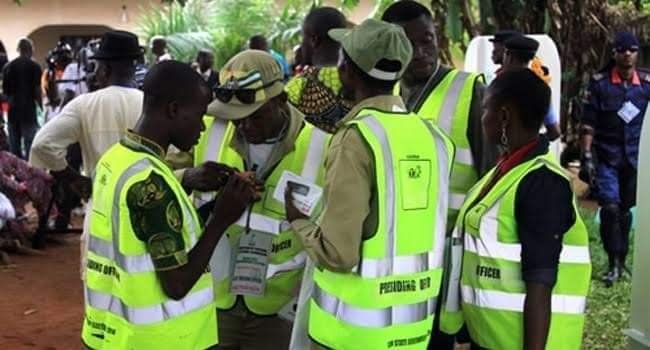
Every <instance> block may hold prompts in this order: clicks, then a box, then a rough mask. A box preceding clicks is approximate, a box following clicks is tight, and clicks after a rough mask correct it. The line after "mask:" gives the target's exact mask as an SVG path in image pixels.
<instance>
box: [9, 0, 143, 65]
mask: <svg viewBox="0 0 650 350" xmlns="http://www.w3.org/2000/svg"><path fill="white" fill-rule="evenodd" d="M149 3H150V1H148V0H26V1H23V5H22V6H17V5H15V4H14V3H13V1H9V0H4V1H0V23H2V30H0V40H2V42H3V43H4V44H5V47H6V48H7V53H8V55H9V57H10V58H13V57H15V56H16V43H17V41H18V39H19V38H21V37H24V36H30V35H32V34H33V33H34V32H36V31H37V30H38V29H39V28H41V27H46V26H50V25H56V26H60V25H69V26H71V27H70V28H69V31H70V32H71V33H72V34H73V35H74V34H79V35H86V34H88V35H90V34H97V32H98V31H97V29H96V27H95V28H94V29H93V27H83V26H79V25H93V26H95V25H99V26H106V27H109V28H114V29H124V30H134V29H135V20H136V19H137V17H138V16H139V13H140V9H141V7H143V6H146V5H147V4H149ZM122 6H126V14H127V18H126V21H123V19H122V13H123V11H122ZM50 28H51V29H54V30H53V31H52V32H48V31H45V32H43V31H41V32H37V33H36V34H37V37H38V39H39V40H44V41H43V42H39V41H36V40H35V39H36V38H32V39H34V41H35V52H34V58H35V59H37V60H38V61H39V62H41V61H42V60H43V58H44V57H45V55H46V54H47V51H48V50H49V49H51V48H52V47H53V46H54V45H55V44H56V41H57V39H58V35H59V33H62V32H66V31H65V29H61V27H50ZM86 29H88V30H89V31H88V32H86V31H85V30H86ZM100 32H101V31H100ZM100 34H101V33H100ZM55 36H56V37H55Z"/></svg>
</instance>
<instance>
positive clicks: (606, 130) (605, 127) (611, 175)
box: [582, 69, 650, 261]
mask: <svg viewBox="0 0 650 350" xmlns="http://www.w3.org/2000/svg"><path fill="white" fill-rule="evenodd" d="M649 99H650V72H648V71H643V70H637V71H636V74H635V75H634V77H633V79H632V81H631V82H623V81H622V79H621V78H620V76H619V75H618V73H617V71H616V70H615V69H614V70H611V71H606V72H602V73H598V74H595V75H594V76H593V78H592V80H591V81H590V83H589V88H588V91H587V97H586V101H585V106H584V115H583V119H582V123H583V124H584V125H588V126H591V127H592V128H593V130H594V139H593V150H594V151H595V155H596V161H597V166H596V178H595V182H596V187H597V189H596V196H597V198H598V201H599V204H600V205H601V206H602V209H601V236H602V238H603V244H604V246H605V250H606V251H607V252H608V253H609V255H610V258H611V257H612V256H616V257H621V258H622V259H623V261H624V259H625V256H626V255H627V250H628V236H629V231H630V225H631V222H632V218H631V214H630V211H629V209H630V208H631V207H633V206H634V205H635V203H636V170H637V164H638V157H639V138H640V136H641V127H642V124H643V117H644V115H645V112H646V109H647V106H648V100H649ZM626 104H627V107H625V105H626ZM636 110H638V112H636ZM624 112H626V113H624ZM634 112H636V113H634ZM619 114H624V115H626V117H627V118H628V120H627V121H625V120H624V119H623V118H622V117H621V116H620V115H619ZM630 118H633V119H630Z"/></svg>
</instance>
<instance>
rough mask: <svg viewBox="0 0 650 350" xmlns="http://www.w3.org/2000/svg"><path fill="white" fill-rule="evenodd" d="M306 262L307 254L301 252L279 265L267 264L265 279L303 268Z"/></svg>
mask: <svg viewBox="0 0 650 350" xmlns="http://www.w3.org/2000/svg"><path fill="white" fill-rule="evenodd" d="M306 262H307V253H305V252H301V253H299V254H297V255H295V256H293V257H292V258H291V259H290V260H288V261H285V262H283V263H281V264H269V267H268V269H267V270H266V278H267V279H268V278H271V277H274V276H276V275H279V274H281V273H284V272H291V271H295V270H298V269H302V268H303V267H305V263H306Z"/></svg>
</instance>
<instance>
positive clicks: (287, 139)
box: [184, 50, 329, 350]
mask: <svg viewBox="0 0 650 350" xmlns="http://www.w3.org/2000/svg"><path fill="white" fill-rule="evenodd" d="M219 81H221V82H222V85H220V86H219V87H217V88H216V89H215V90H214V93H215V97H216V99H215V100H214V101H213V102H212V103H211V104H210V105H209V107H208V116H207V117H206V118H205V124H206V131H205V132H204V133H203V135H202V137H201V139H200V141H199V144H198V146H197V148H196V149H195V151H194V160H195V161H194V164H195V165H196V166H197V168H194V169H190V170H187V171H186V172H185V177H184V178H185V180H190V181H185V182H186V184H187V185H189V186H187V187H190V188H191V187H196V186H192V185H191V182H193V181H191V180H192V178H193V177H195V176H194V174H196V173H198V172H200V171H201V169H202V168H204V166H203V165H201V166H199V164H205V162H208V164H213V165H214V166H215V167H216V164H215V162H216V163H218V164H220V166H222V167H223V166H224V165H225V166H226V167H228V168H231V169H237V170H240V171H243V170H245V171H247V172H248V173H247V176H251V177H254V178H255V180H256V182H257V183H259V184H262V183H263V184H264V191H263V193H262V198H263V200H262V201H260V202H259V203H257V204H255V205H253V206H252V207H251V208H250V209H249V210H248V211H247V212H246V213H244V215H242V216H241V218H240V219H239V220H238V221H237V222H236V223H235V224H233V225H231V226H230V227H229V228H228V230H227V231H226V233H227V235H228V239H222V241H221V242H220V243H219V246H218V247H217V249H216V251H215V253H214V255H213V259H212V262H211V267H212V275H213V279H214V282H215V294H216V304H217V309H218V318H219V322H218V325H219V337H220V344H219V349H225V350H230V349H233V350H234V349H240V350H260V349H261V350H264V349H269V350H270V349H287V348H288V346H289V337H290V334H291V323H290V322H288V321H287V318H288V319H289V320H290V319H291V316H290V315H291V314H292V311H293V308H294V304H295V302H296V300H295V299H296V296H297V291H298V290H299V286H300V280H301V277H302V274H303V269H304V266H305V261H306V254H305V253H304V252H303V249H302V246H301V244H300V242H299V241H298V240H297V239H296V236H295V234H294V232H293V230H292V229H291V226H290V225H289V224H288V223H287V222H286V221H285V220H284V219H285V213H284V206H283V205H282V203H281V202H280V201H279V200H277V199H275V198H274V190H275V188H276V187H278V186H280V181H281V180H282V178H283V177H284V174H285V173H287V172H290V173H292V174H293V175H297V176H298V177H299V178H300V179H301V180H302V181H305V182H307V183H309V184H314V185H317V186H322V179H323V177H324V167H323V166H322V163H323V158H324V156H325V150H326V149H327V143H328V142H329V137H328V136H327V134H326V133H325V132H323V131H321V130H319V129H317V128H315V127H314V126H312V125H311V124H309V123H306V122H305V121H304V120H303V115H302V114H301V113H300V112H299V111H298V110H297V109H295V108H294V107H293V106H291V105H290V104H289V103H288V102H287V95H286V93H285V92H284V84H283V82H282V81H283V73H282V69H281V67H280V66H279V65H278V63H277V61H276V60H275V59H274V58H273V56H271V55H270V54H269V53H267V52H264V51H259V50H246V51H244V52H241V53H239V54H237V55H236V56H234V57H233V58H231V59H230V61H228V62H227V63H226V65H225V66H224V67H223V68H222V70H221V72H220V75H219ZM209 162H213V163H209ZM213 198H215V192H203V193H195V205H196V206H197V207H203V208H205V207H208V208H209V207H211V205H207V204H206V203H210V202H211V201H212V200H213ZM280 199H282V196H280ZM199 211H200V212H201V211H203V210H199ZM251 252H254V253H251ZM251 259H252V260H251ZM251 261H253V264H251ZM283 318H284V319H283Z"/></svg>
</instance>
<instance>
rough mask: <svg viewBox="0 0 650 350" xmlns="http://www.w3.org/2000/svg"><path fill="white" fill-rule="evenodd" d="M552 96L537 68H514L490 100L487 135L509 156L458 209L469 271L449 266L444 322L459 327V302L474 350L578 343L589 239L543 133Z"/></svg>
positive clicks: (458, 232)
mask: <svg viewBox="0 0 650 350" xmlns="http://www.w3.org/2000/svg"><path fill="white" fill-rule="evenodd" d="M550 94H551V92H550V89H549V88H548V86H547V85H546V84H545V83H544V81H542V80H541V79H540V78H539V77H537V76H536V75H535V73H533V72H532V71H530V70H529V69H514V70H509V71H506V72H503V73H501V74H500V75H499V76H498V77H497V78H496V79H495V80H494V82H493V83H492V84H491V85H490V87H489V89H488V94H487V95H486V98H485V100H484V109H485V112H484V115H483V129H484V133H485V137H486V140H488V141H490V142H493V143H497V144H499V145H500V146H501V148H502V149H503V152H502V157H501V159H500V160H499V162H498V164H497V166H496V167H495V168H493V169H492V170H491V171H490V172H489V173H488V174H487V175H486V176H484V177H483V178H482V179H481V180H479V182H478V183H477V184H476V185H475V186H474V187H473V188H472V189H471V190H470V192H469V194H468V197H467V200H466V201H465V203H464V204H463V206H462V207H461V210H460V214H459V216H458V220H457V222H456V227H455V229H454V232H453V238H454V239H456V240H459V241H461V242H462V243H463V248H464V251H463V254H462V265H461V266H462V267H461V268H460V269H454V268H452V269H451V271H458V273H459V274H460V276H458V275H456V276H454V272H452V276H451V279H450V280H451V281H452V282H451V283H450V284H449V286H448V287H449V289H448V294H447V295H446V299H445V301H443V303H444V308H445V312H444V315H443V319H442V321H441V322H442V324H443V325H444V326H446V327H450V328H454V327H453V326H454V325H450V323H456V325H455V327H460V325H459V324H460V320H461V319H460V318H459V317H457V316H458V313H454V312H453V311H454V310H458V309H455V308H454V307H453V305H452V304H453V301H454V300H458V299H460V302H461V303H460V310H461V311H462V317H463V318H464V321H465V323H466V324H467V327H468V329H469V333H470V336H471V339H472V342H473V347H472V348H473V349H505V350H509V349H527V350H529V349H553V350H556V349H579V348H580V344H581V341H582V329H583V324H584V308H585V303H586V296H587V292H588V290H589V279H590V274H591V265H590V259H589V249H588V238H587V231H586V229H585V226H584V224H583V222H582V220H581V219H580V216H579V214H578V211H577V206H576V202H575V200H574V197H573V193H572V191H571V187H570V183H569V180H568V178H567V177H566V175H565V172H564V170H563V169H562V168H561V167H560V165H559V163H558V162H557V160H556V159H555V158H554V156H553V155H552V154H551V153H550V152H549V149H548V140H546V139H545V138H544V137H543V136H539V135H538V130H539V128H540V126H541V124H542V121H543V119H544V114H545V113H546V111H547V110H548V105H549V100H550ZM454 260H455V261H456V262H457V263H458V262H461V261H460V260H459V259H454V258H452V261H454ZM454 281H455V282H456V283H454ZM459 282H460V283H459Z"/></svg>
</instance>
